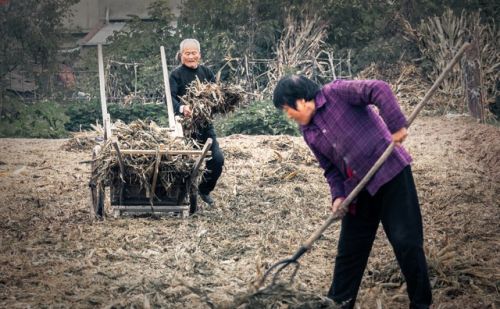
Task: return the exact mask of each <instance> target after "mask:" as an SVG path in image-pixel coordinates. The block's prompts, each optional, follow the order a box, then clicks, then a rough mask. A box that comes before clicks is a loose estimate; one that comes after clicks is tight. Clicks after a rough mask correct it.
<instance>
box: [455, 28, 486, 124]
mask: <svg viewBox="0 0 500 309" xmlns="http://www.w3.org/2000/svg"><path fill="white" fill-rule="evenodd" d="M477 39H478V36H477V34H475V35H474V40H473V41H472V42H471V47H470V48H469V49H468V50H467V51H466V52H465V57H464V58H462V63H461V64H462V73H463V81H464V89H465V91H464V92H465V98H466V100H467V106H468V107H469V112H470V114H471V115H472V117H474V118H476V119H478V120H479V121H480V122H481V123H483V122H484V102H483V91H482V89H483V83H482V80H481V52H480V50H479V43H478V41H477Z"/></svg>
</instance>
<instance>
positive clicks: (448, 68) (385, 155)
mask: <svg viewBox="0 0 500 309" xmlns="http://www.w3.org/2000/svg"><path fill="white" fill-rule="evenodd" d="M469 46H470V43H465V44H464V45H462V47H461V48H460V49H459V50H458V52H457V54H456V55H455V57H453V59H452V60H451V61H450V63H448V65H447V66H446V68H445V69H444V70H443V72H442V73H441V75H439V77H438V78H437V79H436V81H435V82H434V84H433V85H432V87H431V89H429V90H428V91H427V93H426V94H425V96H424V98H423V99H422V101H421V102H420V103H419V104H418V105H417V107H416V108H415V110H414V111H413V112H412V113H411V115H410V117H409V118H408V125H407V127H409V126H410V125H411V124H412V122H413V121H414V120H415V118H416V117H417V115H418V113H419V112H420V111H421V110H422V108H423V107H424V105H425V104H426V103H427V102H428V101H429V99H430V98H431V96H432V95H433V94H434V92H436V90H437V89H438V87H439V85H440V84H441V83H442V82H443V80H444V78H445V77H446V75H447V74H448V73H449V72H450V71H451V69H452V68H453V66H454V65H455V64H456V63H457V62H458V61H459V60H460V58H461V57H462V55H463V53H464V52H465V51H466V50H467V49H468V48H469ZM394 146H395V144H394V142H391V143H390V144H389V146H388V147H387V149H386V150H385V151H384V152H383V153H382V155H381V156H380V158H379V159H378V160H377V161H376V162H375V164H374V165H373V166H372V168H371V169H370V170H369V171H368V173H367V174H366V175H365V177H363V179H361V181H360V182H359V184H358V185H357V186H356V187H355V188H354V190H352V192H351V193H350V194H349V195H348V196H347V197H346V199H345V200H344V201H343V202H342V204H341V205H340V206H341V207H342V208H344V209H345V210H347V209H348V206H349V205H350V204H351V203H352V201H353V200H354V199H355V198H356V196H357V195H358V194H359V192H361V190H363V188H364V187H365V185H366V184H367V183H368V181H370V179H371V178H372V176H373V175H374V174H375V173H376V172H377V171H378V169H379V168H380V167H381V166H382V164H384V162H385V161H386V160H387V158H388V157H389V156H390V155H391V153H392V151H393V150H394ZM338 220H340V217H338V216H336V215H335V214H333V213H332V214H331V215H330V216H329V217H328V218H327V219H326V221H325V222H324V223H323V225H322V226H320V227H319V228H318V229H317V230H316V231H315V232H314V233H313V234H312V235H311V236H310V237H309V239H307V240H306V241H305V242H304V243H303V244H302V245H301V246H300V248H299V249H298V250H297V251H296V252H295V254H294V255H293V256H292V257H290V258H288V259H285V260H282V261H280V262H278V263H276V264H275V265H273V266H272V267H271V268H269V270H268V271H267V272H266V273H265V274H264V277H263V278H262V280H261V282H262V283H263V282H264V281H265V279H266V277H267V276H268V275H269V273H270V271H271V270H273V269H276V268H277V267H276V266H278V265H279V264H282V266H281V267H280V268H277V269H278V270H277V272H280V271H282V270H283V269H284V268H285V267H286V266H288V265H290V264H294V263H296V262H297V260H298V259H299V258H300V257H301V256H302V255H303V254H304V253H306V252H307V251H308V250H309V249H311V246H312V245H313V243H314V242H315V241H316V240H318V238H319V237H320V236H321V235H322V234H323V233H324V232H325V230H326V229H327V228H328V227H329V226H330V225H331V224H332V223H333V222H335V221H338ZM276 275H277V273H276ZM276 275H275V276H276ZM273 281H274V280H273Z"/></svg>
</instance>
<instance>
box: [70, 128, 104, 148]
mask: <svg viewBox="0 0 500 309" xmlns="http://www.w3.org/2000/svg"><path fill="white" fill-rule="evenodd" d="M91 127H92V129H93V130H92V131H80V132H72V133H71V138H70V139H68V140H67V141H66V142H65V143H64V145H63V146H62V147H61V149H63V150H66V151H91V150H92V148H94V146H95V145H96V144H97V142H98V140H102V137H103V136H104V130H103V128H102V126H100V125H91Z"/></svg>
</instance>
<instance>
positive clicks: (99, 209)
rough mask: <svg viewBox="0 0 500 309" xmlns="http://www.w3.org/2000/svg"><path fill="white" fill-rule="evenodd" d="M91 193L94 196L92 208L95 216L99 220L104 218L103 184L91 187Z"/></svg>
mask: <svg viewBox="0 0 500 309" xmlns="http://www.w3.org/2000/svg"><path fill="white" fill-rule="evenodd" d="M90 191H91V195H92V206H93V207H92V208H93V211H94V215H95V216H97V217H98V218H102V217H103V216H104V199H105V193H104V188H103V186H102V184H97V185H95V186H94V187H91V188H90Z"/></svg>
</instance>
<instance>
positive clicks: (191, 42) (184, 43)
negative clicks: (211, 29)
mask: <svg viewBox="0 0 500 309" xmlns="http://www.w3.org/2000/svg"><path fill="white" fill-rule="evenodd" d="M187 46H194V47H195V48H196V49H197V50H198V51H200V42H198V40H196V39H184V40H183V41H182V42H181V44H180V45H179V52H180V53H182V50H183V49H184V48H185V47H187Z"/></svg>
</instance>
